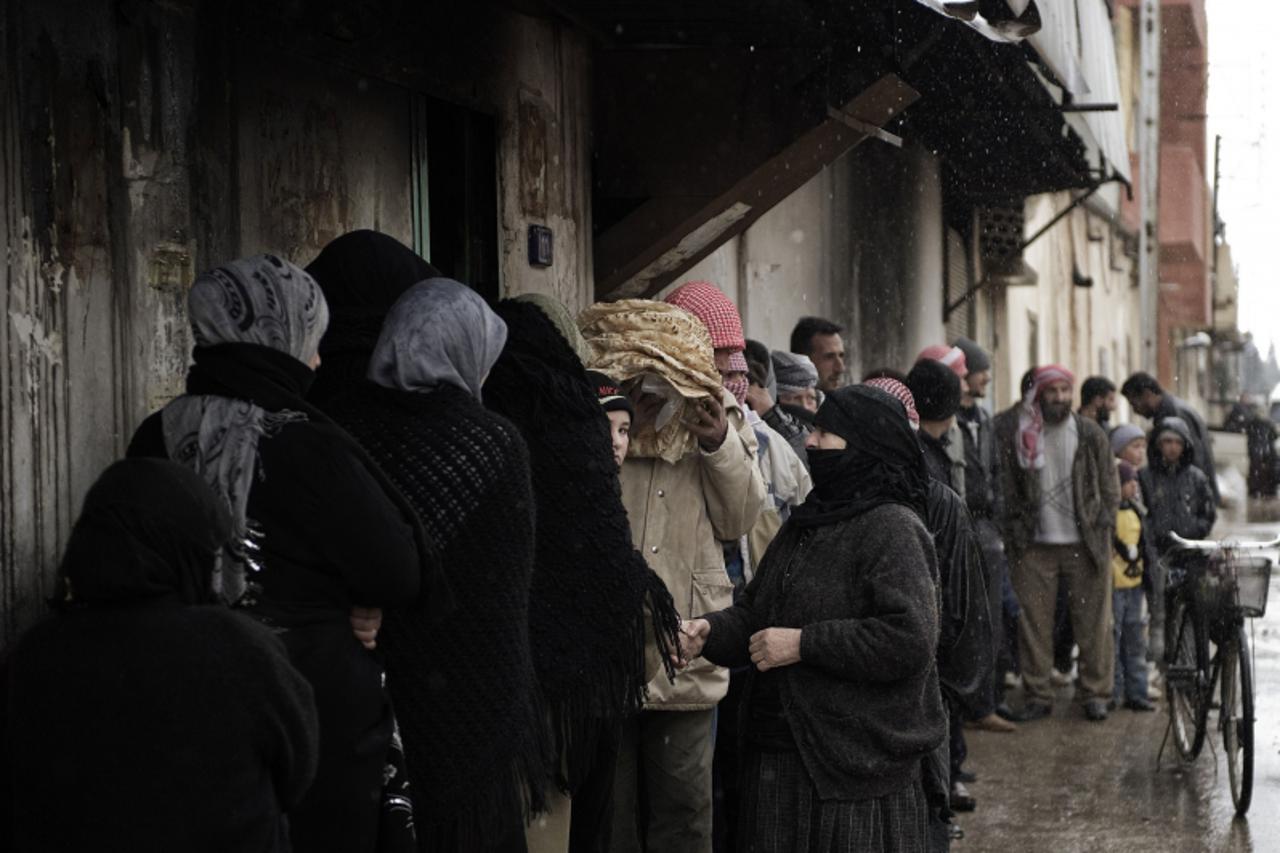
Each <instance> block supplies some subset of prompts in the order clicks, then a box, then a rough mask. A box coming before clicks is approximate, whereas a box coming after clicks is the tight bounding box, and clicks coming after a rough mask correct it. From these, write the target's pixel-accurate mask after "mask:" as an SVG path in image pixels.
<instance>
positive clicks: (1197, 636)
mask: <svg viewBox="0 0 1280 853" xmlns="http://www.w3.org/2000/svg"><path fill="white" fill-rule="evenodd" d="M1172 539H1173V548H1172V549H1171V552H1172V553H1178V552H1180V553H1183V554H1188V553H1189V554H1193V555H1197V556H1201V557H1202V559H1198V560H1195V561H1194V562H1193V563H1192V565H1190V566H1188V567H1185V578H1184V579H1183V580H1182V582H1181V583H1179V584H1178V585H1177V586H1176V588H1175V589H1173V590H1171V591H1170V593H1169V596H1168V599H1167V605H1166V614H1165V618H1166V631H1167V632H1168V633H1167V636H1168V638H1169V640H1170V642H1169V643H1168V644H1167V645H1166V652H1165V660H1166V670H1165V683H1166V689H1167V690H1168V704H1169V725H1168V727H1167V728H1166V729H1165V740H1166V741H1167V740H1168V737H1169V733H1170V732H1172V733H1173V742H1174V746H1175V747H1176V748H1177V750H1178V754H1179V755H1180V756H1181V757H1182V760H1183V761H1185V762H1191V761H1194V760H1195V759H1196V758H1197V757H1198V756H1199V755H1200V751H1201V749H1203V747H1204V742H1205V738H1206V736H1207V734H1208V721H1209V711H1210V708H1211V706H1212V705H1213V695H1214V688H1215V687H1219V688H1220V705H1219V710H1218V728H1219V729H1220V730H1221V732H1222V744H1223V749H1224V751H1225V752H1226V754H1227V775H1228V777H1229V779H1230V783H1231V801H1232V803H1233V804H1234V805H1235V809H1236V815H1237V816H1239V817H1244V815H1245V814H1246V813H1247V812H1248V811H1249V803H1250V801H1251V800H1252V797H1253V746H1254V744H1253V723H1254V706H1253V700H1254V695H1253V655H1252V650H1251V647H1250V643H1249V634H1248V633H1247V631H1246V630H1245V620H1246V619H1253V618H1257V617H1259V616H1262V615H1263V613H1265V612H1266V609H1267V588H1268V586H1269V584H1270V580H1271V567H1272V564H1273V560H1272V558H1271V557H1268V556H1263V555H1251V554H1250V552H1257V551H1265V550H1269V549H1272V548H1276V547H1277V546H1280V535H1277V536H1276V538H1274V539H1272V540H1269V541H1265V542H1231V543H1228V542H1225V541H1224V542H1219V541H1214V540H1187V539H1183V538H1182V537H1180V536H1178V535H1177V534H1174V535H1173V536H1172ZM1211 644H1212V646H1213V647H1214V651H1213V654H1212V656H1211V655H1210V645H1211ZM1160 751H1161V754H1163V752H1164V741H1162V742H1161V744H1160Z"/></svg>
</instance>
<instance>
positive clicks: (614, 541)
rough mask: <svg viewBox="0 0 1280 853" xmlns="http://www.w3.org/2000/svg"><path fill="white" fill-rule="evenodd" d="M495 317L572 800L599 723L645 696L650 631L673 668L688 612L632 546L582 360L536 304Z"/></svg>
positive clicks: (491, 383) (511, 305) (498, 392)
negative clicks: (530, 511)
mask: <svg viewBox="0 0 1280 853" xmlns="http://www.w3.org/2000/svg"><path fill="white" fill-rule="evenodd" d="M496 310H497V313H498V315H499V316H500V317H502V319H503V320H504V321H506V324H507V343H506V347H505V349H504V350H503V352H502V356H501V357H500V358H499V359H498V362H497V364H495V365H494V367H493V369H492V371H490V373H489V378H488V380H487V381H486V382H485V386H484V401H485V405H486V406H487V407H488V408H489V409H491V410H493V411H496V412H498V413H499V414H502V415H504V416H505V417H507V418H508V419H510V420H511V421H512V422H514V423H515V425H516V426H517V427H518V428H519V429H520V433H521V435H522V436H523V437H524V440H525V442H526V443H527V444H528V446H529V459H530V466H531V470H532V474H533V494H534V500H535V502H536V505H537V513H536V522H537V525H536V528H535V530H536V535H535V537H534V539H535V542H536V546H537V550H536V558H535V560H534V573H533V586H532V590H531V595H530V601H529V631H530V636H531V639H532V645H533V661H534V666H535V667H536V670H537V674H538V683H539V685H540V687H541V689H542V693H543V697H544V699H545V701H546V702H547V705H548V710H549V712H550V714H551V720H552V726H553V732H554V736H555V740H556V746H557V751H558V754H559V755H560V756H561V757H562V758H563V759H564V761H563V764H562V770H563V772H564V775H563V776H561V778H560V779H559V783H560V786H561V788H562V789H563V790H566V791H567V792H570V793H572V792H573V791H575V790H576V789H577V786H578V784H579V782H580V781H581V780H582V778H583V777H584V776H585V775H586V772H587V771H588V770H589V769H590V766H591V759H592V758H593V757H594V754H595V747H594V741H595V738H594V733H595V731H596V729H597V727H599V726H601V725H607V724H610V723H616V722H617V721H619V720H620V719H621V718H622V716H624V715H625V714H627V713H629V712H630V711H632V710H636V709H638V708H639V707H640V704H641V702H642V701H643V698H644V686H645V682H646V679H645V672H644V646H645V637H646V633H647V631H649V630H650V628H651V629H652V632H653V635H654V637H655V638H656V640H657V645H658V648H659V650H660V652H661V654H662V658H663V660H664V661H666V660H668V653H669V651H670V650H671V649H674V648H675V647H676V646H675V633H676V629H677V627H678V624H679V616H678V615H677V613H676V611H675V608H674V606H673V604H672V601H671V595H670V593H668V592H667V588H666V586H665V585H664V584H663V583H662V579H661V578H659V577H658V576H657V575H656V574H654V572H653V571H652V570H651V569H650V568H649V567H648V565H647V564H646V563H645V560H644V557H642V556H641V555H640V553H639V552H637V551H636V549H635V547H634V545H633V544H632V540H631V528H630V525H629V523H628V520H627V512H626V510H625V509H624V508H623V506H622V498H621V493H620V487H619V484H618V470H617V464H616V463H615V462H614V460H613V453H612V449H611V444H610V439H609V421H608V418H607V417H606V415H605V414H604V412H603V410H602V409H601V408H600V404H599V402H598V401H597V400H596V397H595V394H594V393H593V391H592V389H591V385H590V383H589V382H588V381H587V377H586V371H585V369H584V368H583V366H582V362H580V361H579V360H578V357H577V356H576V355H575V354H574V352H573V350H572V349H570V347H569V344H568V343H567V342H566V341H565V340H564V338H563V337H562V336H561V334H560V332H559V331H557V329H556V328H555V326H554V325H553V324H552V323H551V321H550V320H549V319H548V318H547V316H546V315H545V314H544V313H543V312H542V310H541V309H539V308H537V307H536V306H535V305H533V304H530V303H525V302H519V301H512V300H507V301H504V302H502V303H500V304H499V305H498V307H497V309H496ZM668 673H669V674H671V672H670V670H668Z"/></svg>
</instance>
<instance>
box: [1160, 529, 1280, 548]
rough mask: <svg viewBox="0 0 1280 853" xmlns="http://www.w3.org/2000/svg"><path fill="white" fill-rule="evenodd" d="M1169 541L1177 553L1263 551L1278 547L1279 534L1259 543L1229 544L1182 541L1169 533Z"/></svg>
mask: <svg viewBox="0 0 1280 853" xmlns="http://www.w3.org/2000/svg"><path fill="white" fill-rule="evenodd" d="M1169 539H1170V540H1171V541H1172V542H1173V545H1174V547H1175V548H1176V549H1177V550H1179V551H1222V550H1232V551H1265V550H1267V549H1268V548H1277V547H1280V533H1277V534H1276V537H1275V538H1274V539H1267V540H1265V541H1261V542H1230V541H1227V540H1218V539H1183V538H1182V537H1181V536H1179V535H1178V534H1176V533H1170V534H1169Z"/></svg>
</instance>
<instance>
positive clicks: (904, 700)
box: [682, 386, 946, 851]
mask: <svg viewBox="0 0 1280 853" xmlns="http://www.w3.org/2000/svg"><path fill="white" fill-rule="evenodd" d="M815 426H816V429H815V431H814V433H813V435H812V436H811V437H810V441H809V461H810V471H811V472H812V474H813V482H814V489H813V492H812V493H811V494H810V497H809V499H808V500H807V501H806V502H805V504H804V505H803V506H801V507H798V508H797V509H796V510H795V511H794V512H793V514H792V516H791V519H790V520H789V521H788V522H787V524H786V525H785V526H784V527H783V529H782V530H781V532H780V533H779V534H778V538H777V539H776V540H775V542H774V544H773V547H771V548H770V549H769V552H768V554H767V555H766V556H765V559H764V561H763V563H762V564H761V565H760V568H759V571H758V573H757V574H756V577H755V579H754V580H753V581H752V582H751V584H750V585H749V586H748V587H747V589H746V591H745V594H744V595H743V596H742V598H741V600H740V601H739V603H738V604H736V605H734V606H733V607H730V608H728V609H727V610H722V611H720V612H717V613H709V614H706V615H705V616H703V617H702V618H699V619H693V620H690V621H689V622H687V623H685V625H684V626H683V628H682V631H683V634H684V638H683V642H682V657H683V658H684V659H685V660H687V659H690V658H692V657H695V656H697V655H699V654H702V655H703V656H705V657H706V658H708V659H709V660H711V661H713V662H714V663H717V664H720V665H724V666H743V665H752V666H753V669H752V671H751V678H750V681H749V682H748V683H747V685H746V688H745V690H744V698H743V710H742V713H743V719H744V723H743V726H742V728H743V740H744V744H743V746H744V753H745V755H744V771H743V790H744V804H743V813H742V816H741V828H740V832H739V838H740V839H741V841H740V843H741V845H742V847H743V849H746V850H752V851H794V850H814V851H818V850H821V851H832V850H839V851H868V850H875V851H915V850H922V849H924V848H925V845H926V843H927V841H926V838H927V820H928V814H927V811H928V809H927V804H926V800H925V795H924V792H923V789H922V786H921V778H920V774H921V766H922V761H923V760H924V759H925V757H926V756H927V755H929V754H930V753H931V752H932V751H933V750H934V748H935V747H937V746H938V745H939V744H940V743H941V742H942V740H943V738H944V737H945V735H946V718H945V715H944V713H943V709H942V702H941V695H940V693H939V689H938V675H937V669H936V666H935V663H934V652H935V649H936V647H937V642H938V604H937V588H936V583H937V581H936V578H937V563H936V559H935V557H934V551H933V545H932V542H931V540H930V536H929V532H928V530H927V529H926V527H925V525H924V522H923V520H922V519H923V516H924V514H925V506H926V497H927V491H928V479H927V475H926V474H925V470H924V460H923V458H922V455H921V450H920V446H919V444H918V442H917V441H916V438H915V435H914V433H913V432H912V431H911V428H910V426H909V424H908V423H907V418H906V412H905V409H904V408H903V406H902V404H901V403H899V402H898V401H897V400H896V399H894V398H893V397H891V396H890V395H889V394H887V393H885V392H883V391H881V390H879V389H876V388H870V387H867V386H851V387H847V388H842V389H840V390H838V391H835V392H833V393H831V394H830V395H828V396H827V400H826V402H825V403H824V404H823V406H822V408H821V409H819V411H818V414H817V418H816V421H815Z"/></svg>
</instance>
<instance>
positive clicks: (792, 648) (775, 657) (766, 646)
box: [747, 628, 800, 672]
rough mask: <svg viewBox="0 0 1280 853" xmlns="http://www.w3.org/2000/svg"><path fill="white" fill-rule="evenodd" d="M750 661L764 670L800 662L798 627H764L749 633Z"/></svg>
mask: <svg viewBox="0 0 1280 853" xmlns="http://www.w3.org/2000/svg"><path fill="white" fill-rule="evenodd" d="M747 649H748V651H750V652H751V662H752V663H753V664H755V665H756V669H758V670H760V671H761V672H765V671H767V670H770V669H776V668H777V667H780V666H790V665H791V664H793V663H799V662H800V629H799V628H765V629H764V630H763V631H757V632H756V633H754V634H752V635H751V645H749V646H748V647H747Z"/></svg>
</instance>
